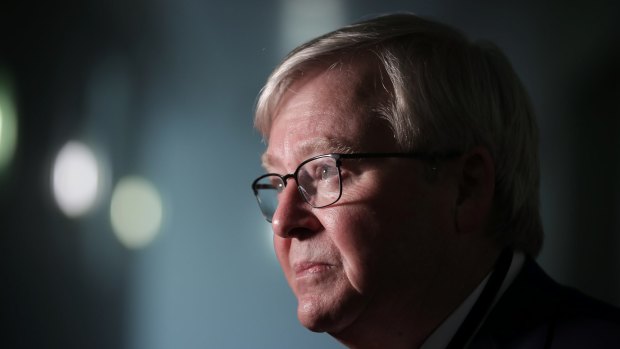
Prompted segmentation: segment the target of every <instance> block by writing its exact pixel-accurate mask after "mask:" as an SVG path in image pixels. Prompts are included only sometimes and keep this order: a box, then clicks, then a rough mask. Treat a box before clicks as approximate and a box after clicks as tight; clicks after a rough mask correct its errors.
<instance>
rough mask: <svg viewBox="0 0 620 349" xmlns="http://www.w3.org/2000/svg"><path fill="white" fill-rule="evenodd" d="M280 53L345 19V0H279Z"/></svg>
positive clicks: (340, 23) (333, 28) (330, 28)
mask: <svg viewBox="0 0 620 349" xmlns="http://www.w3.org/2000/svg"><path fill="white" fill-rule="evenodd" d="M280 6H281V8H282V12H281V13H282V15H281V17H280V18H281V30H280V33H281V35H282V38H281V52H280V53H281V54H282V55H284V54H286V53H287V52H288V51H290V50H292V49H293V48H294V47H296V46H297V45H299V44H301V43H302V42H305V41H307V40H310V39H312V38H314V37H316V36H319V35H322V34H325V33H327V32H328V31H331V30H335V29H336V28H338V27H340V26H342V25H343V24H344V21H345V16H344V14H345V10H346V9H345V0H313V1H307V0H281V1H280Z"/></svg>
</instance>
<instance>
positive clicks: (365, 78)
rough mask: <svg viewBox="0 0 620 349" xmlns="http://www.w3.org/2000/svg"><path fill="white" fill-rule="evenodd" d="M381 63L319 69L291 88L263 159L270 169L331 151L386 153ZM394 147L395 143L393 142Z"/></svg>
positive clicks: (279, 109)
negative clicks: (380, 116)
mask: <svg viewBox="0 0 620 349" xmlns="http://www.w3.org/2000/svg"><path fill="white" fill-rule="evenodd" d="M382 86H383V84H382V82H381V74H380V73H379V72H378V67H377V64H370V63H368V62H365V61H361V62H358V61H355V62H348V63H340V64H337V65H333V66H331V67H315V68H313V69H311V70H308V71H306V72H304V74H303V76H301V77H300V78H299V79H298V80H297V81H295V82H294V83H293V84H291V85H290V87H289V88H288V90H287V91H286V92H285V93H284V94H283V96H282V99H281V100H280V103H279V104H278V106H277V108H276V110H275V113H274V117H273V121H272V123H271V129H270V132H269V138H268V148H267V151H266V153H265V155H264V156H263V160H264V163H265V165H268V166H269V165H273V164H274V163H281V162H284V163H286V165H287V166H288V162H289V161H290V162H298V161H301V160H304V159H305V158H307V157H310V156H313V155H318V154H321V153H328V152H350V151H361V150H364V151H386V149H377V148H385V146H386V145H383V146H381V145H380V144H379V143H381V141H382V140H383V141H385V140H390V141H392V143H393V137H390V135H391V132H388V131H387V130H388V129H389V128H388V127H387V123H386V122H385V121H384V120H382V119H381V118H379V117H378V116H377V115H376V114H377V110H378V109H379V107H380V106H381V104H382V103H384V101H385V95H386V93H385V90H384V89H383V87H382ZM388 143H389V142H388Z"/></svg>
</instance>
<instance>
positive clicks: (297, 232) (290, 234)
mask: <svg viewBox="0 0 620 349" xmlns="http://www.w3.org/2000/svg"><path fill="white" fill-rule="evenodd" d="M313 234H314V233H313V231H312V230H311V229H308V228H302V227H295V228H293V229H289V230H287V231H286V232H284V233H283V235H280V236H281V237H283V238H285V239H293V238H294V239H297V240H305V239H307V238H309V237H311V236H312V235H313Z"/></svg>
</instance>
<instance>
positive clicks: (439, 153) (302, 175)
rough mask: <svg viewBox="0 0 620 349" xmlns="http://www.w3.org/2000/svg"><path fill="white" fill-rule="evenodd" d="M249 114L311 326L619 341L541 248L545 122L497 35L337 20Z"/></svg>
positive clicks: (347, 333)
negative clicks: (541, 125) (541, 256)
mask: <svg viewBox="0 0 620 349" xmlns="http://www.w3.org/2000/svg"><path fill="white" fill-rule="evenodd" d="M255 125H256V127H257V129H258V130H259V131H260V132H261V134H262V135H263V137H264V139H265V141H266V144H267V149H266V151H265V153H264V155H263V158H262V161H263V165H264V167H265V169H266V171H267V174H265V175H262V176H260V177H258V178H257V179H256V180H255V181H254V182H253V184H252V188H253V190H254V193H255V195H256V197H257V199H258V203H259V206H260V209H261V211H262V213H263V215H264V216H265V218H266V219H267V220H268V221H269V222H271V224H272V227H273V232H274V245H275V251H276V254H277V258H278V260H279V262H280V265H281V267H282V270H283V272H284V276H285V277H286V280H287V281H288V283H289V285H290V287H291V289H292V291H293V293H294V294H295V296H296V297H297V301H298V308H297V315H298V318H299V321H300V322H301V324H302V325H303V326H305V327H307V328H308V329H310V330H312V331H317V332H327V333H329V334H330V335H332V336H333V337H334V338H335V339H337V340H338V341H340V342H341V343H343V344H344V345H345V346H347V347H350V348H463V347H469V348H583V347H593V348H601V347H620V312H619V311H618V310H617V309H616V308H613V307H612V306H609V305H605V304H603V303H601V302H598V301H595V300H593V299H591V298H588V297H587V296H585V295H583V294H581V293H579V292H577V291H575V290H572V289H569V288H566V287H563V286H560V285H559V284H557V283H555V282H554V281H553V280H552V279H551V278H549V277H548V276H547V275H546V274H545V272H544V271H543V270H542V269H541V268H540V267H539V266H538V265H537V263H536V262H535V257H536V256H537V255H538V253H539V251H540V249H541V246H542V241H543V229H542V224H541V219H540V213H539V197H538V196H539V164H538V130H537V124H536V119H535V116H534V114H533V112H532V108H531V106H530V103H529V100H528V96H527V93H526V92H525V90H524V88H523V86H522V85H521V82H520V80H519V79H518V77H517V76H516V75H515V73H514V71H513V69H512V67H511V65H510V63H509V62H508V60H507V59H506V58H505V56H504V55H503V54H502V53H501V52H500V51H499V50H498V49H497V48H496V47H495V46H493V45H492V44H490V43H472V42H470V41H469V40H468V39H466V38H465V37H464V36H463V35H462V34H461V33H460V32H458V31H456V30H454V29H452V28H450V27H448V26H445V25H443V24H440V23H437V22H433V21H430V20H427V19H422V18H420V17H417V16H415V15H412V14H393V15H388V16H381V17H376V18H373V19H370V20H366V21H363V22H359V23H356V24H353V25H350V26H346V27H344V28H341V29H339V30H336V31H334V32H331V33H328V34H325V35H323V36H321V37H318V38H316V39H314V40H312V41H310V42H308V43H305V44H303V45H301V46H299V47H298V48H296V49H295V50H293V51H292V52H291V53H290V54H289V55H288V56H287V57H286V58H285V59H284V61H283V62H282V63H281V64H280V65H279V66H278V67H277V68H276V69H275V70H274V71H273V73H272V74H271V76H270V77H269V79H268V81H267V83H266V85H265V86H264V88H263V90H262V91H261V93H260V96H259V98H258V102H257V108H256V117H255Z"/></svg>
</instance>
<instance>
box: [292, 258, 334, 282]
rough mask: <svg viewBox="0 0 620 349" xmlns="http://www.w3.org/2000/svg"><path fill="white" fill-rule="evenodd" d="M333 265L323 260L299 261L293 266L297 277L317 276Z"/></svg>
mask: <svg viewBox="0 0 620 349" xmlns="http://www.w3.org/2000/svg"><path fill="white" fill-rule="evenodd" d="M332 268H333V265H331V264H328V263H323V262H301V263H296V264H295V265H294V267H293V270H294V271H295V277H296V278H297V279H300V278H305V277H313V276H319V275H321V274H323V273H326V272H328V271H330V270H331V269H332Z"/></svg>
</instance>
